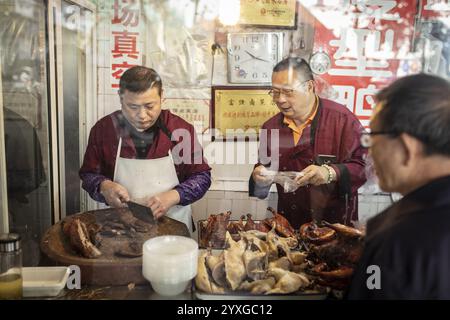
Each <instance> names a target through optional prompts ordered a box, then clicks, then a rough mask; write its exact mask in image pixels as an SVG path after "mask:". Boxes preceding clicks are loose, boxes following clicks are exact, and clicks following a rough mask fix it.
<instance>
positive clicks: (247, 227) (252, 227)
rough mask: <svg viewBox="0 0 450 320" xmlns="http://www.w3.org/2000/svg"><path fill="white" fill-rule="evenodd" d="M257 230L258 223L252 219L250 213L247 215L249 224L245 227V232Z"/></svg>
mask: <svg viewBox="0 0 450 320" xmlns="http://www.w3.org/2000/svg"><path fill="white" fill-rule="evenodd" d="M255 229H256V223H255V221H253V219H252V215H251V214H250V213H247V223H246V224H245V226H244V231H249V230H255Z"/></svg>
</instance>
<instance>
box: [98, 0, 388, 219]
mask: <svg viewBox="0 0 450 320" xmlns="http://www.w3.org/2000/svg"><path fill="white" fill-rule="evenodd" d="M112 2H113V1H108V0H105V1H99V2H98V11H97V13H98V17H97V45H98V47H97V49H98V50H97V52H98V57H97V62H98V65H97V74H98V90H97V91H98V117H99V118H101V117H103V116H105V115H107V114H109V113H110V112H113V111H115V110H117V109H119V108H120V104H119V98H118V95H117V90H114V89H112V88H111V86H110V82H111V80H110V79H111V48H112V39H111V19H112V15H113V8H112V4H111V3H112ZM186 2H190V1H179V2H178V3H179V6H178V7H174V6H173V3H174V1H144V3H143V4H142V5H143V6H144V8H143V10H142V15H141V17H142V18H143V21H144V23H145V26H143V27H142V28H141V30H142V32H141V37H140V39H141V40H140V42H139V46H140V48H144V53H143V56H142V63H143V64H144V65H146V66H149V67H153V68H154V69H155V70H157V71H158V72H159V73H160V75H161V76H162V81H163V86H164V90H165V98H192V99H205V100H207V99H210V96H211V86H213V85H230V84H229V83H228V82H227V76H226V70H227V68H226V51H225V50H226V49H225V48H223V50H224V52H223V53H222V52H220V50H219V51H218V52H217V51H216V54H214V55H213V54H212V53H211V51H212V50H211V46H212V45H213V44H214V43H215V41H217V34H220V33H221V32H224V31H225V30H223V29H220V28H218V27H217V24H216V23H215V22H214V21H212V20H207V19H197V20H196V19H194V17H189V14H188V12H189V11H186V8H184V7H183V3H186ZM192 2H195V1H192ZM208 2H209V3H214V2H215V1H208ZM216 3H218V2H217V1H216ZM205 10H207V9H205ZM212 10H214V8H213V9H212ZM206 15H207V14H205V16H206ZM189 19H193V20H192V22H191V23H189V22H187V20H189ZM307 19H308V17H307V16H303V17H302V16H301V13H300V16H299V17H298V24H297V29H295V30H283V33H284V35H285V37H284V38H285V42H284V55H285V56H286V55H287V54H289V53H295V54H297V55H299V56H304V57H308V56H309V55H310V53H311V50H312V45H313V43H312V41H313V39H312V37H313V34H312V33H313V30H312V29H311V28H312V26H311V24H310V23H308V20H307ZM229 30H230V28H228V29H227V30H226V31H229ZM236 30H238V29H236ZM246 30H249V31H252V29H251V28H250V29H249V28H246ZM255 30H258V31H261V29H260V28H259V29H253V31H255ZM263 30H264V29H263ZM265 31H271V29H265ZM272 31H273V30H272ZM278 31H279V30H278ZM192 44H193V46H191V45H192ZM191 49H192V50H197V51H196V52H195V54H194V53H192V50H191ZM189 50H191V51H189ZM213 69H214V70H213ZM207 111H209V110H207ZM194 125H196V128H197V133H198V135H199V139H200V141H202V143H203V147H204V148H205V151H206V154H207V158H208V160H209V163H210V165H211V167H212V176H213V183H212V186H211V189H210V191H208V193H207V194H206V196H205V197H204V198H203V199H201V200H200V201H198V202H196V203H195V204H194V205H193V209H194V210H193V211H194V219H195V220H196V221H197V220H199V219H206V218H207V216H208V215H209V214H216V213H219V212H223V211H227V210H231V211H232V212H233V215H232V218H233V219H239V217H240V216H241V215H242V214H246V213H251V214H252V215H254V217H255V218H256V219H263V218H265V217H266V216H267V215H268V213H267V211H266V208H267V207H268V206H272V207H274V208H276V201H277V194H276V192H271V193H270V196H269V197H268V199H265V200H259V199H256V198H249V197H248V195H247V192H248V178H249V176H250V174H251V171H252V168H253V165H254V163H255V162H256V158H257V142H237V143H232V145H228V146H227V145H226V143H224V142H219V141H214V142H211V139H210V136H209V135H208V134H202V132H201V131H202V126H201V123H200V124H199V123H196V124H194ZM227 148H228V149H227ZM227 150H228V151H229V150H234V151H235V155H234V157H235V161H234V163H231V164H224V162H225V159H223V158H224V157H225V156H224V155H225V154H227ZM243 150H244V152H245V162H244V163H242V162H241V163H240V164H237V163H236V162H237V154H240V155H242V154H241V153H242V152H243ZM217 154H222V156H217ZM228 155H229V152H228ZM272 191H275V190H274V189H272ZM361 193H362V196H361V197H360V201H359V211H360V219H361V220H362V221H363V222H364V221H366V220H367V219H368V218H369V217H370V216H373V215H374V214H376V213H377V212H379V211H381V210H382V209H383V208H385V207H386V206H388V205H389V204H390V203H391V197H390V195H388V194H383V193H380V190H379V189H378V188H377V186H376V185H375V184H374V183H373V181H371V184H370V186H366V187H365V188H363V189H361Z"/></svg>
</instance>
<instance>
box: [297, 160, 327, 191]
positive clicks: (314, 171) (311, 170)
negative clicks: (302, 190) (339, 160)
mask: <svg viewBox="0 0 450 320" xmlns="http://www.w3.org/2000/svg"><path fill="white" fill-rule="evenodd" d="M331 169H332V170H333V168H331ZM302 172H303V173H304V174H305V175H304V176H302V177H298V178H296V179H295V181H296V182H297V183H298V184H299V185H300V187H303V186H306V185H307V184H311V185H313V186H320V185H321V184H326V183H327V181H328V174H329V173H328V170H327V168H324V167H321V166H316V165H314V164H312V165H310V166H308V167H306V168H305V169H303V171H302Z"/></svg>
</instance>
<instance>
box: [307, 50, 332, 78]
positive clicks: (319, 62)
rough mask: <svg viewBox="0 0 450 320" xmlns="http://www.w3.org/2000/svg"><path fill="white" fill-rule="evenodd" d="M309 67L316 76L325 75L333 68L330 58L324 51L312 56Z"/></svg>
mask: <svg viewBox="0 0 450 320" xmlns="http://www.w3.org/2000/svg"><path fill="white" fill-rule="evenodd" d="M309 65H310V66H311V71H312V72H314V73H315V74H324V73H326V72H328V70H330V68H331V59H330V56H329V55H328V54H326V53H325V52H322V51H319V52H316V53H314V54H313V55H312V56H311V59H310V60H309Z"/></svg>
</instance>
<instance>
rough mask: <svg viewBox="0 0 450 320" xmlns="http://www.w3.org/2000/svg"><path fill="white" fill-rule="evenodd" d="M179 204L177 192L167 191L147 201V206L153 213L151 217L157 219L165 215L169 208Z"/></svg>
mask: <svg viewBox="0 0 450 320" xmlns="http://www.w3.org/2000/svg"><path fill="white" fill-rule="evenodd" d="M178 203H180V194H179V193H178V191H177V190H169V191H166V192H162V193H158V194H157V195H154V196H153V197H151V198H150V199H149V200H148V201H147V206H148V207H150V209H152V211H153V216H154V217H155V218H156V219H158V218H160V217H162V216H163V215H165V214H166V213H167V211H169V209H170V208H172V207H173V206H174V205H177V204H178Z"/></svg>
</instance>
